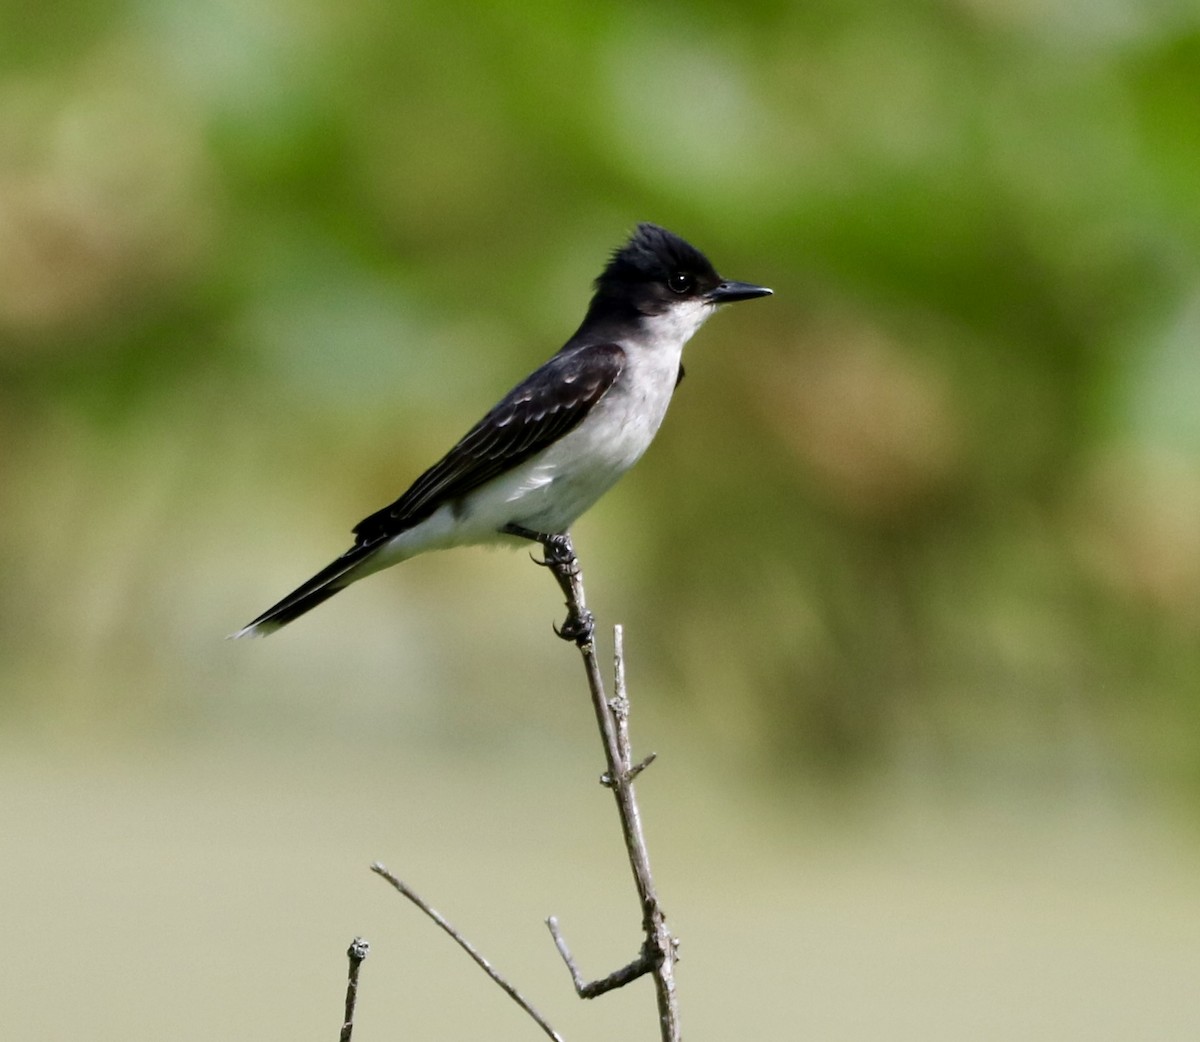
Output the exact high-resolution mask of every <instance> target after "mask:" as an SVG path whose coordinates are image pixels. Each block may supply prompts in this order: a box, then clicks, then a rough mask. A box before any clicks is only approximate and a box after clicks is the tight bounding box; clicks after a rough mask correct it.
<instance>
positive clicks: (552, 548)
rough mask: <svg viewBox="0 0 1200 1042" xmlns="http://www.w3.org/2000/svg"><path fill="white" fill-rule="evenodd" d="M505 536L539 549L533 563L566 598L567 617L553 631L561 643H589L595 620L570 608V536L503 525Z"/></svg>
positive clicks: (573, 565) (573, 569) (573, 560)
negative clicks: (517, 538)
mask: <svg viewBox="0 0 1200 1042" xmlns="http://www.w3.org/2000/svg"><path fill="white" fill-rule="evenodd" d="M504 531H505V532H507V533H508V534H509V535H515V536H520V537H521V538H522V539H529V540H531V541H533V542H535V543H538V544H540V545H541V547H542V552H543V555H544V556H543V557H542V559H541V560H540V561H539V560H538V559H537V558H536V557H535V558H534V559H533V560H534V564H539V565H541V566H542V567H543V568H549V569H550V574H551V575H553V576H554V579H555V581H556V582H557V583H558V586H559V589H561V590H562V592H563V596H565V597H566V598H567V608H568V614H567V617H566V619H565V620H564V621H563V624H562V625H561V626H555V627H554V632H555V633H557V634H558V635H559V636H560V637H562V639H563V640H567V641H571V642H572V643H574V644H578V645H579V646H580V647H583V646H584V645H585V644H590V643H591V642H592V637H593V635H594V634H595V632H596V620H595V617H594V616H593V615H592V613H591V612H590V611H588V610H587V609H586V608H583V609H582V610H576V609H575V608H574V607H573V605H574V600H575V593H574V591H573V590H572V582H573V580H575V579H578V578H579V558H577V557H576V556H575V547H574V546H572V545H571V536H570V535H569V534H568V533H566V532H535V531H533V530H532V529H529V528H522V527H521V526H520V525H507V526H505V529H504Z"/></svg>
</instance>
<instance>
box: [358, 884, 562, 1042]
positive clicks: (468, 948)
mask: <svg viewBox="0 0 1200 1042" xmlns="http://www.w3.org/2000/svg"><path fill="white" fill-rule="evenodd" d="M371 871H372V872H374V873H375V874H376V875H379V876H382V877H383V878H384V879H386V880H387V881H388V882H389V883H391V884H392V886H393V887H394V888H395V889H396V890H397V891H398V892H399V893H400V894H402V895H403V896H404V897H407V898H408V900H410V901H411V902H412V903H413V904H415V905H416V906H417V907H418V908H419V909H421V911H422V912H424V913H425V914H426V915H427V916H429V918H430V919H432V920H433V921H434V922H435V923H437V925H438V926H440V927H441V928H442V929H443V930H444V931H445V932H446V933H447V934H449V935H450V937H451V938H452V939H453V940H454V943H455V944H457V945H458V946H459V947H460V948H461V949H462V950H463V951H464V952H466V953H467V954H468V955H469V956H470V957H471V958H472V959H474V960H475V964H476V965H477V966H478V967H479V968H480V969H481V970H483V972H484V973H486V974H487V975H488V976H489V977H491V979H492V980H493V981H494V982H495V983H496V984H498V985H499V986H500V987H501V988H502V989H503V990H504V991H505V992H506V993H507V994H508V997H509V998H511V999H512V1000H513V1002H515V1003H516V1004H517V1005H518V1006H520V1007H521V1009H523V1010H524V1011H525V1012H526V1013H528V1014H529V1016H530V1017H531V1018H532V1019H533V1020H534V1021H535V1022H536V1023H537V1025H538V1027H540V1028H541V1029H542V1030H543V1031H544V1032H545V1033H546V1034H547V1035H548V1036H549V1037H550V1038H552V1039H554V1040H555V1042H563V1037H562V1036H561V1035H560V1034H559V1033H558V1032H557V1031H555V1030H554V1028H552V1027H551V1026H550V1025H549V1024H548V1023H547V1022H546V1019H545V1017H543V1016H542V1015H541V1014H540V1013H539V1012H538V1011H537V1010H536V1009H534V1008H533V1006H531V1005H530V1004H529V1001H528V1000H527V999H526V998H525V997H524V996H523V995H522V994H521V993H520V992H519V991H517V989H516V988H515V987H514V986H513V985H512V984H510V983H509V982H508V980H506V979H505V978H504V977H503V976H502V975H501V974H500V973H499V971H497V970H496V969H495V967H493V966H492V964H491V963H490V962H488V960H487V959H485V958H484V957H483V955H481V954H480V953H479V951H478V949H476V948H475V946H474V945H473V944H471V942H470V941H468V940H467V939H466V938H465V937H464V936H463V935H462V934H461V933H459V932H458V931H457V930H456V929H455V928H454V927H453V926H451V925H450V923H449V922H447V921H446V919H445V918H444V917H443V916H442V915H441V913H440V912H438V911H437V910H436V909H434V908H433V907H431V906H430V905H429V903H428V902H427V901H426V900H425V899H424V898H423V897H421V896H420V895H419V894H417V893H416V891H414V890H413V889H412V887H410V886H409V885H408V884H407V883H405V882H404V881H403V880H402V879H399V878H398V877H397V876H394V875H393V874H392V873H391V872H389V871H388V869H387V868H386V866H384V865H382V864H380V863H379V862H378V861H376V862H375V864H373V865H372V866H371Z"/></svg>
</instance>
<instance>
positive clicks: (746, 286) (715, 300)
mask: <svg viewBox="0 0 1200 1042" xmlns="http://www.w3.org/2000/svg"><path fill="white" fill-rule="evenodd" d="M772 292H773V291H772V290H769V289H767V287H766V286H755V285H753V284H751V283H749V282H734V281H733V280H732V279H724V280H723V281H722V282H721V284H720V285H719V286H717V288H716V289H714V290H710V291H709V293H708V295H707V300H708V302H709V303H710V304H732V303H733V302H734V301H735V300H753V299H754V298H755V297H769V296H770V295H771V293H772Z"/></svg>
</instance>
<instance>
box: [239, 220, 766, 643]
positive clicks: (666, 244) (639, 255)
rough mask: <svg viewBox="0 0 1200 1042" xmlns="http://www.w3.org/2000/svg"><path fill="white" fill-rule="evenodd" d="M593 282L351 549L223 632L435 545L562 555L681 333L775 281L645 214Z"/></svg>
mask: <svg viewBox="0 0 1200 1042" xmlns="http://www.w3.org/2000/svg"><path fill="white" fill-rule="evenodd" d="M593 288H594V293H593V295H592V298H591V302H590V303H589V305H588V309H587V312H586V314H585V316H584V319H583V322H582V323H581V324H580V326H579V328H578V329H577V330H576V331H575V333H574V334H573V335H572V336H571V338H570V339H569V340H568V341H567V342H566V343H565V344H564V345H563V346H562V348H560V349H559V351H558V352H557V353H556V354H554V355H553V356H552V357H551V358H550V359H549V360H547V361H546V362H545V363H543V364H542V365H541V366H540V367H539V368H537V369H535V370H534V372H533V373H531V374H530V375H529V376H527V377H526V378H525V379H524V380H522V381H521V382H520V383H518V384H517V385H516V386H515V387H514V388H513V389H512V390H511V391H509V392H508V393H507V394H506V395H505V396H504V397H503V398H501V399H500V401H499V402H498V403H497V404H496V405H495V406H494V407H493V408H492V409H491V410H490V411H489V412H488V413H487V414H486V415H485V416H484V417H483V419H481V420H480V421H479V422H478V423H476V424H475V426H474V427H472V428H471V429H470V430H469V431H468V432H467V433H466V434H465V435H464V436H463V437H462V438H461V439H460V440H459V441H458V442H457V443H456V444H455V445H454V447H453V448H451V449H450V451H449V452H447V453H446V454H445V455H444V456H443V457H442V458H441V459H440V460H438V461H437V462H436V463H434V464H433V466H431V467H430V468H429V469H428V470H426V471H425V472H424V473H422V474H421V475H420V476H419V477H418V478H417V479H416V480H415V481H414V482H413V483H412V485H410V486H409V488H408V490H407V491H406V492H405V493H404V494H403V495H402V496H400V498H399V499H397V500H396V501H395V502H393V503H391V504H390V505H389V506H386V507H384V508H383V509H381V510H377V511H376V512H375V513H373V514H370V515H369V516H368V517H366V518H364V519H363V520H362V521H360V522H359V523H358V524H357V525H356V526H355V527H354V529H353V534H354V545H353V546H351V547H350V549H349V550H347V551H346V552H345V553H343V554H342V555H341V556H340V557H338V558H337V560H335V561H333V562H332V563H331V564H330V565H328V566H327V567H326V568H323V569H322V570H321V571H319V572H317V574H316V575H314V576H313V577H312V578H311V579H309V580H308V581H307V582H305V583H303V584H302V585H300V586H299V587H297V588H296V589H295V590H293V591H292V592H291V593H289V594H288V595H287V596H286V597H284V598H283V599H282V600H280V601H279V602H278V603H276V604H273V605H272V606H271V607H270V608H268V609H267V610H266V611H264V612H263V613H262V614H261V615H259V616H258V617H257V618H255V619H254V620H252V621H251V622H249V623H247V624H246V625H245V626H243V627H242V628H241V629H240V630H238V631H237V632H236V633H232V634H230V637H231V638H234V639H237V638H243V637H260V636H266V635H268V634H271V633H274V632H275V631H277V630H279V629H280V628H281V627H283V626H286V625H287V624H288V623H291V622H294V621H295V620H296V619H298V618H299V617H300V616H301V615H304V614H305V613H306V612H308V611H310V610H312V609H313V608H315V607H316V606H317V605H319V604H321V603H323V602H324V601H326V600H328V599H329V598H330V597H332V596H333V595H334V594H335V593H337V592H339V591H340V590H343V589H345V588H346V587H347V586H349V585H350V584H351V583H354V582H357V581H358V580H359V579H363V578H365V577H366V576H368V575H371V574H373V573H375V572H378V571H380V570H381V569H384V568H387V567H389V566H391V565H394V564H398V563H399V562H401V561H405V560H408V559H409V558H411V557H415V556H416V555H417V554H422V553H426V552H428V551H431V550H441V549H446V548H449V547H455V546H466V545H475V544H484V543H494V542H507V543H509V544H511V545H520V544H521V542H522V541H524V542H525V545H528V543H529V542H530V541H532V542H535V543H539V544H541V546H542V547H543V549H544V551H545V558H546V559H545V561H543V562H539V563H546V564H550V565H552V566H553V567H556V568H559V569H561V568H563V567H565V566H569V565H570V563H571V562H573V561H574V559H575V558H574V550H573V547H572V545H571V539H570V532H569V529H570V526H571V524H572V523H573V522H574V521H575V520H576V519H577V518H578V517H579V516H580V515H581V514H583V513H584V511H586V510H588V509H589V508H590V507H591V506H592V505H593V504H594V503H595V502H596V501H597V500H598V499H599V498H600V497H601V496H602V495H603V494H604V493H605V492H607V491H608V490H609V489H610V488H611V487H612V486H613V484H615V483H616V481H617V480H618V479H619V478H620V477H621V476H622V475H623V474H624V473H625V472H626V471H628V470H629V469H630V467H632V466H633V465H634V464H635V463H636V462H637V461H638V460H639V459H640V458H641V456H642V454H643V453H644V452H645V451H646V449H647V448H648V447H649V446H650V443H651V441H653V439H654V436H655V434H657V433H658V429H659V426H660V425H661V424H662V422H663V417H664V416H665V415H666V412H667V406H668V405H669V404H670V402H671V398H672V396H673V395H674V392H675V389H676V387H677V386H678V385H679V383H680V381H681V380H682V379H683V375H684V370H683V362H682V354H683V347H684V345H685V344H686V343H687V342H688V340H690V339H691V337H692V335H693V334H694V333H695V332H696V331H697V330H698V329H699V328H700V327H701V326H702V325H703V324H704V322H705V321H706V320H707V319H708V318H709V317H710V316H711V315H712V314H713V313H714V312H715V311H716V310H717V309H718V308H719V307H720V306H722V305H724V304H731V303H734V302H736V301H742V300H751V299H754V298H756V297H765V296H769V295H771V293H772V290H770V289H767V288H766V287H764V286H757V285H754V284H752V283H748V282H737V281H734V280H732V279H725V278H722V277H721V276H720V275H718V274H717V272H716V270H715V269H714V268H713V266H712V264H711V263H710V262H709V260H708V258H707V257H705V255H704V254H703V253H701V252H700V251H699V250H698V249H696V248H695V247H694V246H692V245H691V244H690V243H688V242H686V241H684V240H683V239H681V238H680V237H679V236H678V235H675V234H674V233H672V232H669V231H667V230H666V229H665V228H662V227H660V226H658V225H656V224H650V223H642V224H639V225H637V227H636V229H635V231H634V232H633V233H632V235H631V236H630V237H629V239H628V240H627V241H626V242H625V243H624V244H623V245H622V246H620V247H619V248H617V249H616V250H615V251H614V252H613V253H612V254H611V256H610V259H609V261H608V264H607V265H606V266H605V268H604V270H603V271H602V272H601V273H600V275H599V277H597V279H596V280H595V282H594V285H593ZM552 570H553V568H552ZM556 577H557V578H559V581H560V584H562V583H563V581H564V580H563V578H562V576H561V574H560V573H556ZM564 589H565V586H564ZM557 632H558V633H559V635H560V636H563V637H564V638H565V639H568V640H576V641H579V642H582V641H583V640H585V639H588V638H589V637H590V632H591V619H590V615H589V617H587V618H580V617H574V616H569V617H568V619H567V621H566V622H565V623H564V624H563V626H562V628H561V629H558V630H557Z"/></svg>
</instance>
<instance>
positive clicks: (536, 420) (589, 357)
mask: <svg viewBox="0 0 1200 1042" xmlns="http://www.w3.org/2000/svg"><path fill="white" fill-rule="evenodd" d="M624 367H625V352H624V351H623V350H622V349H621V348H620V347H619V346H618V345H617V344H589V345H581V346H579V347H576V348H570V349H567V350H564V351H560V352H559V353H558V354H557V355H555V356H554V357H553V358H552V359H550V361H548V362H547V363H546V364H545V365H543V366H542V367H541V368H540V369H538V370H537V371H536V372H534V373H533V374H532V375H530V376H529V377H527V378H526V379H525V380H524V381H522V382H521V383H519V384H518V385H517V386H516V387H514V388H513V389H512V390H511V391H509V393H508V394H506V395H505V396H504V398H503V399H501V401H500V402H499V403H498V404H497V405H496V406H495V407H494V408H493V409H492V410H491V411H490V412H489V413H488V414H487V415H486V416H485V417H484V418H483V419H482V420H480V421H479V422H478V423H477V424H475V426H474V427H472V428H471V429H470V430H469V431H468V432H467V433H466V434H465V435H464V436H463V437H462V439H461V440H460V441H459V442H458V444H457V445H455V446H454V448H452V449H451V450H450V451H449V452H447V453H446V455H445V456H443V457H442V458H441V459H440V460H438V461H437V463H435V464H434V465H433V466H432V467H430V468H429V469H428V470H427V471H425V473H424V474H422V475H421V476H420V477H418V478H417V480H416V481H414V482H413V483H412V485H411V486H410V488H409V489H408V491H407V492H405V493H404V495H402V496H401V497H400V498H399V499H397V500H396V501H395V502H394V503H392V504H391V505H390V506H387V507H384V508H383V509H382V510H378V511H376V512H375V513H374V514H371V515H370V517H367V518H364V519H363V520H362V521H360V522H359V523H358V524H357V525H356V526H355V527H354V534H355V537H356V539H355V546H356V547H357V546H366V545H372V544H374V543H377V542H380V541H382V540H384V539H388V538H391V537H392V536H394V535H397V534H398V533H400V532H403V531H404V530H405V529H408V528H411V527H412V526H413V525H415V524H418V523H419V522H421V521H423V520H425V518H427V517H429V516H430V515H431V514H433V513H434V511H436V510H437V509H438V508H439V507H440V506H442V504H444V503H447V502H451V501H453V500H455V499H459V498H461V497H462V496H465V495H467V493H469V492H471V491H473V490H474V489H476V488H478V487H479V486H480V485H482V484H484V483H485V482H488V481H490V480H491V479H492V478H495V477H498V476H499V475H500V474H503V473H504V472H505V471H507V470H510V469H512V468H513V467H515V466H517V465H518V464H520V463H523V462H524V461H525V460H527V459H529V457H531V456H533V455H536V454H537V453H538V452H540V451H541V450H542V449H544V448H546V447H547V446H548V445H550V444H552V443H553V442H554V441H557V440H558V439H559V438H561V437H562V436H563V435H564V434H566V433H568V432H569V431H570V430H571V429H573V428H574V427H575V426H576V425H577V424H578V423H579V422H580V421H581V420H582V419H583V418H584V417H585V416H586V415H587V414H588V413H589V412H590V411H591V409H592V407H593V406H594V405H595V404H596V403H597V402H598V401H600V399H601V398H603V397H604V395H605V394H606V393H607V391H608V389H609V388H610V387H612V385H613V383H614V382H615V381H616V379H617V377H618V376H620V375H621V371H622V369H624Z"/></svg>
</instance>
